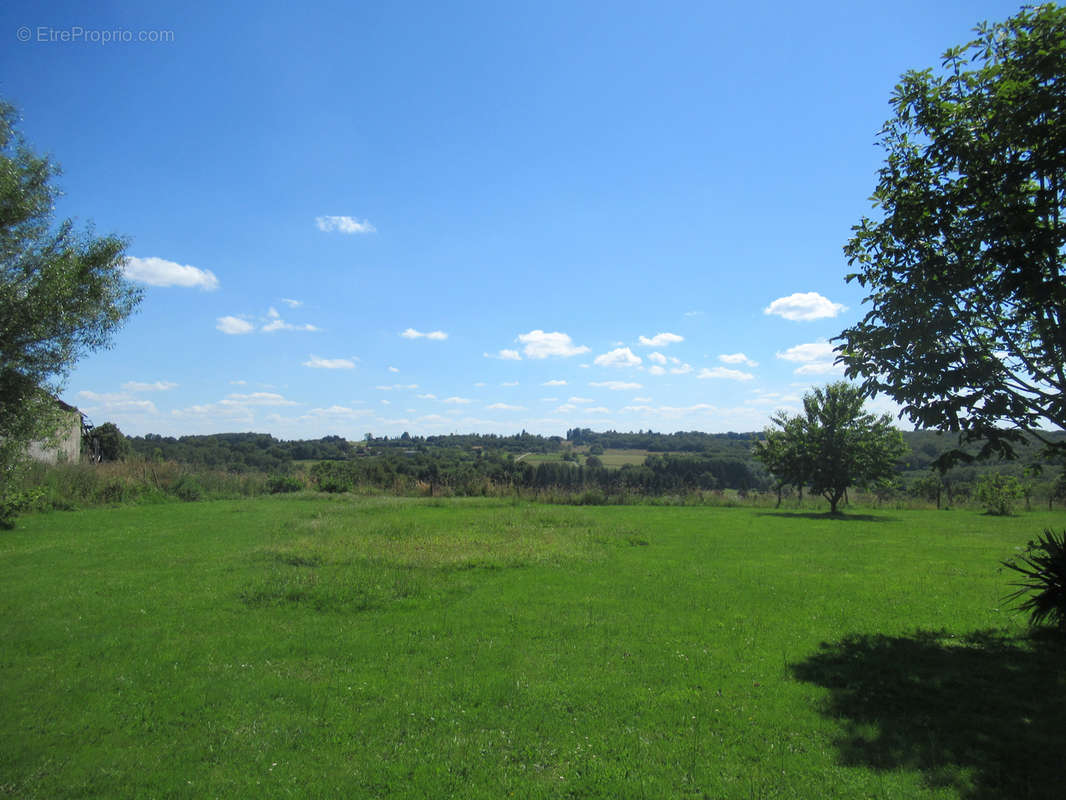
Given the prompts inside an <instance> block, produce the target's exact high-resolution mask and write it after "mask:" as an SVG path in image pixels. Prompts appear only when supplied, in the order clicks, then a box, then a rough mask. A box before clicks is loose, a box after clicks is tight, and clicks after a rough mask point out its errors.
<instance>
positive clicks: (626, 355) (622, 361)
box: [592, 347, 641, 367]
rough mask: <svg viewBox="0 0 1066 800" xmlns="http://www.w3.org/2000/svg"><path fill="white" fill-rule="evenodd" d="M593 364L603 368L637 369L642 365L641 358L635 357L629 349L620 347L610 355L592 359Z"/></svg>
mask: <svg viewBox="0 0 1066 800" xmlns="http://www.w3.org/2000/svg"><path fill="white" fill-rule="evenodd" d="M592 363H593V364H597V365H598V366H601V367H635V366H637V365H639V364H640V363H641V358H640V356H638V355H634V353H633V351H632V350H630V349H629V348H628V347H619V348H616V349H614V350H611V351H610V352H609V353H604V354H603V355H601V356H596V357H595V358H594V359H592Z"/></svg>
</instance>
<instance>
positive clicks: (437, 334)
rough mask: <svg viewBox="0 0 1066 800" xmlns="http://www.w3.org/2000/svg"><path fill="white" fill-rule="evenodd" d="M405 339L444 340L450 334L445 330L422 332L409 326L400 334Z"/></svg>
mask: <svg viewBox="0 0 1066 800" xmlns="http://www.w3.org/2000/svg"><path fill="white" fill-rule="evenodd" d="M400 336H402V337H403V338H404V339H433V340H434V341H438V342H439V341H444V340H445V339H447V338H448V334H446V333H445V332H444V331H430V332H429V333H422V331H416V330H415V329H414V328H408V329H407V330H405V331H404V332H403V333H401V334H400Z"/></svg>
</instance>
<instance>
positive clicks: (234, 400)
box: [219, 392, 299, 406]
mask: <svg viewBox="0 0 1066 800" xmlns="http://www.w3.org/2000/svg"><path fill="white" fill-rule="evenodd" d="M219 402H220V403H221V404H222V405H224V406H297V405H299V403H297V402H296V401H294V400H286V399H285V397H283V396H282V395H280V394H277V393H276V392H252V393H251V394H228V395H226V396H225V397H224V398H222V400H220V401H219Z"/></svg>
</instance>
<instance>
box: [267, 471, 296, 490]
mask: <svg viewBox="0 0 1066 800" xmlns="http://www.w3.org/2000/svg"><path fill="white" fill-rule="evenodd" d="M266 487H267V491H268V492H270V493H271V494H286V493H288V492H298V491H300V490H301V489H303V488H304V486H303V484H302V483H301V482H300V480H299V478H294V477H293V476H292V475H272V476H271V477H270V478H268V479H267V483H266Z"/></svg>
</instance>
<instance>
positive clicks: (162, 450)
mask: <svg viewBox="0 0 1066 800" xmlns="http://www.w3.org/2000/svg"><path fill="white" fill-rule="evenodd" d="M762 435H763V434H762V433H714V434H712V433H702V432H699V431H678V432H676V433H655V432H653V431H638V432H636V433H619V432H616V431H604V432H596V431H592V430H590V429H588V428H573V429H571V430H568V431H567V434H566V437H565V438H563V437H560V436H538V435H535V434H530V433H527V432H525V431H522V432H521V433H519V434H515V435H512V436H497V435H493V434H463V435H458V434H452V435H446V436H411V435H409V434H407V433H404V434H402V435H401V436H397V437H392V438H390V437H387V436H382V437H375V436H373V435H371V434H367V435H366V436H365V437H364V438H363V440H362V441H355V442H353V441H349V440H347V439H345V438H344V437H341V436H325V437H322V438H321V439H310V440H293V441H285V440H280V439H275V438H274V437H273V436H271V435H269V434H262V433H223V434H211V435H206V436H182V437H178V438H174V437H164V436H158V435H154V434H149V435H147V436H143V437H142V436H135V437H129V438H128V439H127V440H126V441H127V442H128V452H130V453H132V454H135V455H137V456H139V457H141V458H144V459H145V460H149V461H173V462H178V463H181V464H188V465H191V466H203V467H207V468H210V469H219V470H226V471H231V472H236V473H243V472H263V473H268V474H287V473H290V472H292V471H293V469H294V466H295V464H296V463H297V462H314V464H315V466H314V468H313V469H312V471H311V473H310V474H311V476H312V478H313V479H314V480H315V481H320V482H321V481H324V482H325V484H327V485H328V484H329V483H330V482H331V481H332V482H336V483H338V485H340V484H344V485H348V484H350V485H352V486H356V487H366V488H376V489H388V490H392V489H396V490H405V491H406V490H408V489H410V488H411V487H413V486H415V485H418V486H420V487H423V488H424V487H426V486H429V487H431V488H438V487H439V488H441V489H442V490H447V491H453V492H457V493H461V494H466V493H480V492H481V489H480V488H479V487H484V486H487V485H491V486H494V487H499V486H506V487H516V488H523V489H525V488H532V489H543V488H549V487H553V488H559V489H564V490H568V491H569V490H572V489H582V490H583V489H588V488H594V489H597V490H602V491H604V492H607V493H612V492H620V491H633V492H645V493H650V494H656V493H664V492H674V491H683V490H712V489H734V490H742V491H751V490H767V489H769V488H771V487H772V480H771V479H770V477H769V476H768V475H767V474H766V471H765V470H764V469H763V467H762V465H761V464H760V463H759V462H757V461H756V460H755V459H754V458H753V457H752V454H751V450H752V446H753V445H754V443H755V442H756V441H758V440H759V439H761V438H762ZM903 437H904V440H905V441H906V443H907V444H908V446H909V447H908V452H907V454H906V455H905V456H904V457H903V458H902V459H901V460H900V463H899V468H898V477H899V479H900V484H901V485H902V484H910V483H913V482H914V481H916V480H918V479H920V478H921V477H922V476H923V475H928V473H929V471H930V467H931V465H932V464H933V462H934V461H935V460H936V459H937V457H938V456H939V455H940V454H941V453H943V452H944V451H946V450H947V449H949V448H951V447H953V446H954V445H955V441H956V440H955V437H953V436H951V435H942V434H939V433H936V432H933V431H919V432H906V431H905V432H904V433H903ZM1059 437H1061V434H1060V435H1059ZM605 450H629V451H634V450H635V451H645V452H647V453H648V454H649V455H648V457H647V458H645V459H644V462H643V463H642V464H630V465H626V466H624V467H621V468H616V469H612V468H605V467H604V466H603V465H602V463H601V462H600V461H599V459H598V458H596V456H598V455H600V454H602V453H603V451H605ZM975 451H976V449H975ZM578 453H580V454H581V457H580V458H578V457H576V454H578ZM553 454H561V456H562V457H564V458H566V459H568V461H561V460H550V461H541V462H540V463H537V462H538V461H539V459H538V458H536V457H537V456H544V455H548V456H551V455H553ZM530 455H532V456H534V457H533V458H529V459H527V458H526V457H527V456H530ZM590 455H591V458H590V457H589V456H590ZM582 461H584V463H582ZM322 462H324V463H326V464H327V466H321V465H320V464H321V463H322ZM531 462H532V463H531ZM329 465H336V466H329ZM1041 465H1042V462H1041V450H1040V448H1039V446H1037V445H1032V446H1030V447H1028V448H1022V449H1021V451H1020V457H1019V458H1018V459H1017V460H1015V461H1008V462H993V463H980V464H978V463H974V464H969V465H962V466H959V467H956V468H955V469H953V470H951V471H950V472H949V473H948V474H947V475H946V476H944V481H945V484H946V485H947V486H949V487H959V488H960V489H963V488H964V487H965V486H966V485H967V484H973V483H974V482H976V480H977V479H978V478H979V477H980V476H981V475H982V474H984V473H985V472H988V471H989V470H996V471H1001V472H1004V473H1007V474H1013V475H1016V476H1018V477H1023V476H1027V475H1028V476H1032V475H1034V467H1037V466H1041ZM1043 466H1047V465H1043ZM1058 471H1059V468H1058V467H1056V468H1054V469H1052V470H1050V471H1049V470H1045V473H1046V474H1057V472H1058ZM1042 480H1047V478H1046V477H1045V478H1043V479H1042Z"/></svg>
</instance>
